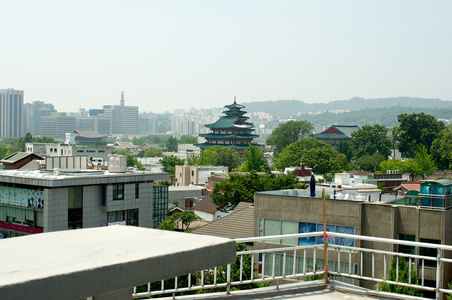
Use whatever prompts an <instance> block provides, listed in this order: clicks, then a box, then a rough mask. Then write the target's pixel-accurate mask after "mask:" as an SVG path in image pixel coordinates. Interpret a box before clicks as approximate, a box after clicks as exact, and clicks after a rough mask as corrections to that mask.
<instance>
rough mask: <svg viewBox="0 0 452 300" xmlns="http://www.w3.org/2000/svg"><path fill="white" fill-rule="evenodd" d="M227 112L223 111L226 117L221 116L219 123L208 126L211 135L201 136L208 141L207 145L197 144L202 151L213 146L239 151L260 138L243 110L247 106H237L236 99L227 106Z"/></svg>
mask: <svg viewBox="0 0 452 300" xmlns="http://www.w3.org/2000/svg"><path fill="white" fill-rule="evenodd" d="M225 108H227V110H225V111H223V113H224V114H225V116H221V117H220V119H219V120H218V121H216V122H215V123H213V124H207V125H206V127H207V128H210V130H211V131H212V132H211V133H205V134H200V135H199V136H202V137H204V138H205V139H206V142H205V143H201V144H196V146H198V147H200V148H201V149H205V148H207V147H211V146H225V147H230V148H233V149H236V150H239V151H243V150H244V149H246V148H248V147H249V144H252V145H254V144H253V143H252V140H253V139H254V138H255V137H258V135H257V134H253V133H252V132H253V131H254V125H253V123H250V122H248V119H249V118H248V117H246V116H245V114H246V113H247V112H246V111H243V110H242V108H245V106H243V105H240V104H237V102H236V99H235V97H234V103H233V104H231V105H226V106H225Z"/></svg>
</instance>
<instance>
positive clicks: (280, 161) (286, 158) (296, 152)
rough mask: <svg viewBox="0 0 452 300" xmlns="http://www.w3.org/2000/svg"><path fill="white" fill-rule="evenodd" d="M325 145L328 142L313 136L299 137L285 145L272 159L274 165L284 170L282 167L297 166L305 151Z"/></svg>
mask: <svg viewBox="0 0 452 300" xmlns="http://www.w3.org/2000/svg"><path fill="white" fill-rule="evenodd" d="M327 145H328V144H326V143H323V142H321V141H319V140H317V139H315V138H304V139H301V140H299V141H296V142H294V143H292V144H290V145H288V146H287V147H285V148H284V149H283V150H282V151H281V153H280V154H279V155H278V157H277V158H276V159H275V160H274V166H275V167H276V169H278V170H284V168H287V167H293V166H299V165H300V162H301V157H302V156H303V153H304V152H305V151H307V150H309V149H312V148H317V147H326V146H327ZM330 146H331V145H330Z"/></svg>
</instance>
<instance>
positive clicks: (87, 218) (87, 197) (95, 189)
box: [83, 185, 107, 228]
mask: <svg viewBox="0 0 452 300" xmlns="http://www.w3.org/2000/svg"><path fill="white" fill-rule="evenodd" d="M103 189H104V186H103V185H92V186H84V187H83V228H92V227H99V226H107V211H106V210H105V208H103V207H102V198H103Z"/></svg>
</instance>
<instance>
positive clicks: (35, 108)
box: [24, 101, 56, 136]
mask: <svg viewBox="0 0 452 300" xmlns="http://www.w3.org/2000/svg"><path fill="white" fill-rule="evenodd" d="M54 112H56V110H55V108H54V106H53V104H50V103H44V102H43V101H33V103H25V104H24V116H25V118H24V126H25V130H24V131H25V132H27V131H29V132H30V133H31V134H32V135H33V136H43V135H42V134H41V118H42V117H47V116H50V115H51V114H52V113H54Z"/></svg>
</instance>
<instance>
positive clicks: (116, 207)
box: [106, 182, 154, 228]
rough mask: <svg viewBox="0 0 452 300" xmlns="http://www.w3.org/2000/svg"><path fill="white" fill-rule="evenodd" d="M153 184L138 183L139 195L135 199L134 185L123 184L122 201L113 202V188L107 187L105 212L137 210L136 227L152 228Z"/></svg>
mask: <svg viewBox="0 0 452 300" xmlns="http://www.w3.org/2000/svg"><path fill="white" fill-rule="evenodd" d="M153 186H154V183H153V182H142V183H140V195H139V198H137V199H135V183H133V184H124V199H123V200H113V186H112V185H108V186H107V199H106V211H107V212H113V211H120V210H129V209H136V208H138V225H139V226H140V227H146V228H152V213H153V207H152V203H153V199H152V197H153Z"/></svg>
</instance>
